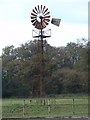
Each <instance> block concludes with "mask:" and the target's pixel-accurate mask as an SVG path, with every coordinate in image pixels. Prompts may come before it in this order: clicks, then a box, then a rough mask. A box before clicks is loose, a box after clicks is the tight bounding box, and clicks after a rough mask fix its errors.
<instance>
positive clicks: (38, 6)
mask: <svg viewBox="0 0 90 120" xmlns="http://www.w3.org/2000/svg"><path fill="white" fill-rule="evenodd" d="M39 12H40V9H39V5H38V13H39Z"/></svg>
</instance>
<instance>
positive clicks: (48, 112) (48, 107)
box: [48, 99, 51, 113]
mask: <svg viewBox="0 0 90 120" xmlns="http://www.w3.org/2000/svg"><path fill="white" fill-rule="evenodd" d="M50 111H51V109H50V99H49V100H48V113H50Z"/></svg>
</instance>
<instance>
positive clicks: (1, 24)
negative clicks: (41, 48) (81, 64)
mask: <svg viewBox="0 0 90 120" xmlns="http://www.w3.org/2000/svg"><path fill="white" fill-rule="evenodd" d="M41 4H42V5H45V6H46V7H48V9H49V11H50V16H51V18H60V19H61V23H60V26H59V27H57V26H55V25H52V24H51V23H49V25H48V26H47V29H51V33H52V34H51V38H48V39H47V41H48V43H49V44H51V45H52V46H57V47H58V46H65V45H66V44H67V43H68V42H77V39H81V38H86V39H88V0H0V54H1V53H2V48H4V47H5V46H10V45H14V46H15V47H17V46H19V45H20V44H22V43H25V42H27V41H28V40H33V38H32V30H33V29H35V28H34V26H32V23H31V19H30V15H31V12H32V9H34V8H35V6H36V7H37V5H41Z"/></svg>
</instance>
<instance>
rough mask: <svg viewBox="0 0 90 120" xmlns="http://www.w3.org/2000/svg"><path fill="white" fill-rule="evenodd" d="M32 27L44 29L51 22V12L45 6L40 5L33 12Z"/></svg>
mask: <svg viewBox="0 0 90 120" xmlns="http://www.w3.org/2000/svg"><path fill="white" fill-rule="evenodd" d="M31 22H32V25H34V26H35V28H37V29H44V28H45V27H46V26H47V25H48V24H49V22H50V12H49V11H48V8H46V6H43V5H38V6H37V7H35V8H34V9H33V10H32V12H31Z"/></svg>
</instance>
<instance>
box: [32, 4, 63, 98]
mask: <svg viewBox="0 0 90 120" xmlns="http://www.w3.org/2000/svg"><path fill="white" fill-rule="evenodd" d="M60 20H61V19H55V18H52V20H51V23H52V24H54V25H57V26H59V24H60ZM31 22H32V25H33V26H34V27H35V28H36V29H38V31H39V33H38V35H33V37H34V38H38V39H39V42H40V44H39V46H38V47H40V48H38V49H39V50H40V51H39V52H40V58H39V63H40V64H39V91H40V97H43V96H45V83H44V82H45V80H44V75H45V73H44V43H43V39H44V38H47V37H51V32H50V34H48V35H45V34H44V33H45V31H44V30H43V29H44V28H46V26H47V25H48V24H49V22H50V12H49V11H48V8H47V7H46V6H43V5H38V6H37V7H35V8H34V9H33V10H32V12H31ZM49 31H51V30H50V29H49ZM33 32H34V31H33Z"/></svg>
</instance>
